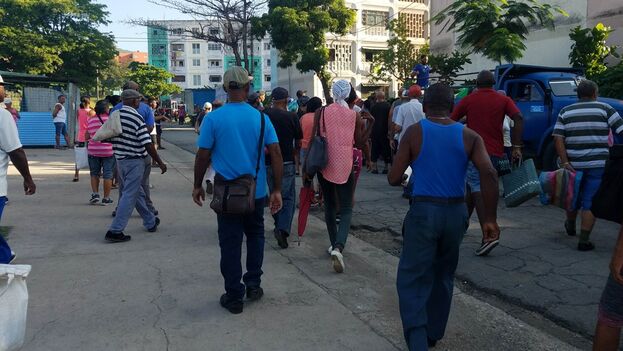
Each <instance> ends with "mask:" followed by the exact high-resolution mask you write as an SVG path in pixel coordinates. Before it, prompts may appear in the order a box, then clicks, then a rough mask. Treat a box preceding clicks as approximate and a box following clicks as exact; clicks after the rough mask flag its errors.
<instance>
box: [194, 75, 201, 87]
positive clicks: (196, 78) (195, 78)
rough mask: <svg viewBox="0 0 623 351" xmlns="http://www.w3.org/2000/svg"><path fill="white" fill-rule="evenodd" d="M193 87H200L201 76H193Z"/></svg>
mask: <svg viewBox="0 0 623 351" xmlns="http://www.w3.org/2000/svg"><path fill="white" fill-rule="evenodd" d="M193 85H201V75H199V74H195V75H193Z"/></svg>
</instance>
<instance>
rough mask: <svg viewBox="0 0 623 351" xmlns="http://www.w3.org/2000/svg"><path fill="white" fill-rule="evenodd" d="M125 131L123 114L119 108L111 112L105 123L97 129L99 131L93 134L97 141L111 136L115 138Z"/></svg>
mask: <svg viewBox="0 0 623 351" xmlns="http://www.w3.org/2000/svg"><path fill="white" fill-rule="evenodd" d="M122 132H123V130H122V129H121V115H120V112H119V110H116V111H114V112H113V113H111V114H110V117H108V119H107V120H106V122H104V124H103V125H102V126H101V127H100V129H98V130H97V133H95V135H94V136H93V140H95V141H103V140H107V139H110V138H114V137H116V136H118V135H120V134H121V133H122Z"/></svg>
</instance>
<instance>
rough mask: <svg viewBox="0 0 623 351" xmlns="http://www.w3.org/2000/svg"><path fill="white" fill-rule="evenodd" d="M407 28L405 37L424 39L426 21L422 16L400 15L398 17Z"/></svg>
mask: <svg viewBox="0 0 623 351" xmlns="http://www.w3.org/2000/svg"><path fill="white" fill-rule="evenodd" d="M399 18H400V20H401V21H404V22H405V24H406V26H407V35H408V36H409V37H410V38H424V33H425V28H426V21H425V19H424V15H423V14H419V13H401V14H400V16H399Z"/></svg>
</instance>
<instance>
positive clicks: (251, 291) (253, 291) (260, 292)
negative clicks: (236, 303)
mask: <svg viewBox="0 0 623 351" xmlns="http://www.w3.org/2000/svg"><path fill="white" fill-rule="evenodd" d="M262 296H264V289H262V288H261V287H259V286H258V287H253V288H252V287H248V286H247V299H249V301H257V300H259V299H261V298H262Z"/></svg>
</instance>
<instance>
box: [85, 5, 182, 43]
mask: <svg viewBox="0 0 623 351" xmlns="http://www.w3.org/2000/svg"><path fill="white" fill-rule="evenodd" d="M95 2H98V3H100V4H104V5H106V6H108V12H110V15H109V17H108V19H109V20H110V21H111V23H110V24H109V25H107V26H102V27H100V30H101V31H103V32H112V34H114V36H115V38H116V40H117V46H118V47H119V48H120V49H124V50H133V51H134V50H140V51H147V32H146V30H145V28H144V27H137V26H132V25H129V24H126V23H124V21H128V20H131V19H135V18H144V19H155V20H163V19H167V20H173V19H191V18H190V16H188V15H184V14H182V13H180V12H177V11H175V10H173V9H169V8H165V7H162V6H158V5H154V4H152V3H150V2H149V1H147V0H96V1H95Z"/></svg>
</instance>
